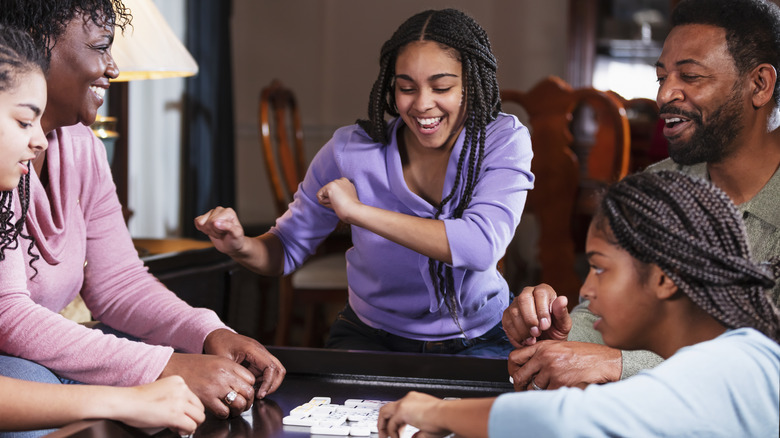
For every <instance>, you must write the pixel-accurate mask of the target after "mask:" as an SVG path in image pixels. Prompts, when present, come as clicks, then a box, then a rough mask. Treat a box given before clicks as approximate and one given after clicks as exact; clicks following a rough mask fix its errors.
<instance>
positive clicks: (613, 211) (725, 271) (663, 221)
mask: <svg viewBox="0 0 780 438" xmlns="http://www.w3.org/2000/svg"><path fill="white" fill-rule="evenodd" d="M598 216H600V217H602V218H603V217H606V218H607V219H608V221H609V226H610V228H611V234H612V236H614V238H615V240H616V242H615V243H616V244H617V245H619V246H620V247H622V248H623V249H625V250H626V251H628V253H629V254H631V256H633V257H634V258H636V259H637V260H639V261H641V262H644V263H648V264H655V265H657V266H658V267H659V268H661V270H662V271H664V273H665V274H666V275H668V276H669V278H671V279H672V281H674V283H675V285H677V287H678V288H679V290H680V291H682V292H683V293H685V294H686V295H687V296H688V297H689V298H690V299H691V301H693V302H694V303H695V304H696V305H697V306H699V307H700V308H702V309H703V310H704V311H705V312H707V313H708V314H709V315H711V316H712V317H713V318H715V319H716V320H718V321H719V322H720V323H721V324H723V325H724V326H726V327H728V328H739V327H753V328H755V329H757V330H759V331H761V332H762V333H764V334H766V335H767V336H769V337H771V338H772V339H774V340H775V341H778V342H780V313H778V309H777V307H775V305H774V304H773V303H772V302H771V300H770V299H769V297H768V296H767V294H766V290H767V289H769V288H772V287H774V285H775V281H776V279H777V278H778V275H780V260H771V261H768V262H764V263H756V262H754V261H753V260H752V258H751V252H750V248H749V246H748V243H747V235H746V232H745V226H744V224H743V222H742V219H741V216H740V214H739V212H738V210H737V208H736V207H735V206H734V204H733V203H732V202H731V200H730V199H729V197H728V196H727V195H726V194H725V193H723V192H722V191H721V190H720V189H718V188H717V187H715V186H713V185H712V184H710V183H708V182H707V181H704V180H700V179H693V178H691V177H689V176H686V175H684V174H682V173H679V172H670V171H664V172H658V173H651V172H644V173H641V174H636V175H632V176H629V177H626V178H624V179H623V180H622V181H620V182H619V183H617V184H615V185H613V186H612V187H611V188H610V189H609V190H608V191H607V193H606V195H605V196H604V198H603V200H602V203H601V211H600V212H599V215H598ZM602 222H603V220H602ZM597 224H598V222H597Z"/></svg>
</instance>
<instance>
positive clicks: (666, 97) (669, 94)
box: [655, 74, 685, 108]
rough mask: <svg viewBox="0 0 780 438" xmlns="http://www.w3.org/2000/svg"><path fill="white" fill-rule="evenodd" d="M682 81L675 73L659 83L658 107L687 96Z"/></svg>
mask: <svg viewBox="0 0 780 438" xmlns="http://www.w3.org/2000/svg"><path fill="white" fill-rule="evenodd" d="M681 85H682V83H681V82H680V81H679V80H677V79H676V77H675V76H674V75H671V74H670V75H669V76H667V77H666V79H664V81H663V82H661V83H660V84H659V85H658V94H657V95H656V99H655V100H656V103H657V104H658V107H659V108H660V107H662V106H663V105H665V104H667V103H670V102H674V101H681V100H683V99H684V98H685V95H684V94H683V91H682V86H681Z"/></svg>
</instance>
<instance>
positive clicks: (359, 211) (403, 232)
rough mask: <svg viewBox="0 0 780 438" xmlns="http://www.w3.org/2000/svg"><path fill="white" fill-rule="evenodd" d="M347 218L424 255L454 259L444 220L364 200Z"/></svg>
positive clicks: (447, 261)
mask: <svg viewBox="0 0 780 438" xmlns="http://www.w3.org/2000/svg"><path fill="white" fill-rule="evenodd" d="M345 222H347V223H349V224H352V225H357V226H359V227H361V228H365V229H366V230H369V231H371V232H372V233H375V234H377V235H379V236H382V237H384V238H385V239H387V240H390V241H392V242H395V243H397V244H399V245H401V246H404V247H406V248H409V249H411V250H413V251H416V252H418V253H420V254H422V255H424V256H427V257H430V258H432V259H435V260H439V261H442V262H444V263H452V252H451V251H450V244H449V241H448V239H447V231H446V229H445V226H444V221H441V220H438V219H426V218H421V217H417V216H411V215H407V214H403V213H398V212H394V211H389V210H383V209H381V208H376V207H371V206H368V205H364V204H361V205H360V206H359V208H356V209H355V210H354V211H353V212H351V213H350V215H349V216H348V217H347V218H345Z"/></svg>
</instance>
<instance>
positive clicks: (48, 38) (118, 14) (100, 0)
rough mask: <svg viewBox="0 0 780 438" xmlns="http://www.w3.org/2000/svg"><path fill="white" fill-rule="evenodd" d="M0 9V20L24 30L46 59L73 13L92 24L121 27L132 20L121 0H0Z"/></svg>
mask: <svg viewBox="0 0 780 438" xmlns="http://www.w3.org/2000/svg"><path fill="white" fill-rule="evenodd" d="M0 11H3V12H2V13H0V24H5V25H6V26H11V27H15V28H18V29H22V30H25V31H27V32H28V33H29V34H30V36H31V37H32V39H33V41H34V42H35V45H36V46H37V47H38V48H39V49H40V50H43V51H44V53H45V55H46V58H47V59H50V58H51V48H52V47H53V46H54V44H56V43H57V39H58V38H59V37H60V36H62V33H63V32H65V28H66V27H67V25H68V23H69V22H70V21H71V20H72V19H73V17H75V16H76V14H80V13H84V14H85V15H88V16H89V18H90V20H92V22H94V23H96V24H103V23H114V25H115V26H116V27H118V28H120V29H121V30H122V31H124V30H125V27H126V26H128V25H130V22H131V20H132V15H131V14H130V9H128V8H127V7H125V5H124V4H123V3H122V0H0Z"/></svg>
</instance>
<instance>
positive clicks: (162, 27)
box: [92, 0, 198, 222]
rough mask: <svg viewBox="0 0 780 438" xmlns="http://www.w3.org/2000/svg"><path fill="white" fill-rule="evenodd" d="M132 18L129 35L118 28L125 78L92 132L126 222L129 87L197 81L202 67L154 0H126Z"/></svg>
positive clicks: (115, 51)
mask: <svg viewBox="0 0 780 438" xmlns="http://www.w3.org/2000/svg"><path fill="white" fill-rule="evenodd" d="M123 3H124V5H125V7H127V8H128V9H129V10H130V13H131V14H132V16H133V19H132V23H131V25H130V26H127V27H126V28H125V30H124V32H122V31H121V29H117V31H116V34H115V36H114V44H113V47H112V49H111V53H112V55H113V57H114V61H115V62H116V65H117V66H118V67H119V70H120V74H119V77H117V78H116V79H112V80H111V82H112V85H111V87H110V88H109V91H108V93H109V94H108V95H109V97H108V113H109V115H110V117H104V116H99V117H98V118H97V120H96V121H95V124H93V125H92V128H93V132H95V134H96V135H97V136H98V137H100V138H101V139H102V140H103V141H104V144H106V148H107V152H108V153H109V162H110V163H111V169H112V172H113V174H114V182H115V184H116V188H117V195H118V196H119V201H120V202H121V204H122V210H123V213H124V216H125V222H126V221H127V220H128V219H129V218H130V216H131V215H132V212H131V211H130V210H129V209H128V208H127V177H128V172H127V167H128V166H127V164H128V163H127V162H128V156H127V149H128V148H127V145H128V142H127V132H128V120H127V119H128V107H127V103H128V92H127V82H128V81H135V80H141V79H161V78H173V77H187V76H194V75H195V74H197V73H198V64H197V63H196V62H195V59H193V57H192V55H191V54H190V53H189V51H187V49H186V48H185V47H184V45H183V44H182V43H181V41H179V39H178V38H177V37H176V35H175V34H174V33H173V30H171V27H170V26H169V25H168V23H167V22H166V21H165V19H164V18H163V16H162V14H160V11H159V10H158V9H157V7H156V6H155V5H154V3H153V2H152V1H151V0H123Z"/></svg>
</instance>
